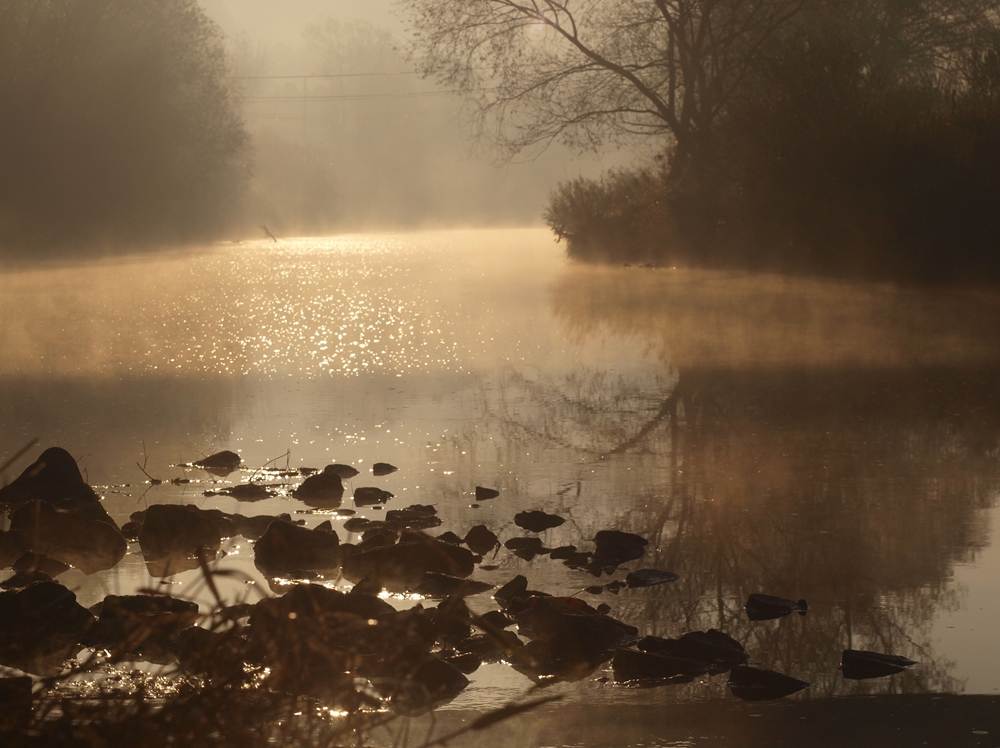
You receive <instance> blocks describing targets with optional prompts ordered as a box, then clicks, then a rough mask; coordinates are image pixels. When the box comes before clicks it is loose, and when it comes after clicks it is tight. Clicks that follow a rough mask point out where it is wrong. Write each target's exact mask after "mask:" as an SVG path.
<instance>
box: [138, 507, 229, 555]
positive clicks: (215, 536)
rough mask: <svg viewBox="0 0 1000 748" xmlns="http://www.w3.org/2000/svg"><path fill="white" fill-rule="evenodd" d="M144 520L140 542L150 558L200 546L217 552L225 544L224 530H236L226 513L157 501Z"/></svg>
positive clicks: (145, 513) (192, 551) (190, 550)
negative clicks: (223, 539) (158, 502)
mask: <svg viewBox="0 0 1000 748" xmlns="http://www.w3.org/2000/svg"><path fill="white" fill-rule="evenodd" d="M136 516H137V515H133V518H135V517H136ZM141 519H142V529H141V530H139V545H140V546H141V547H142V552H143V554H144V555H146V556H150V557H156V556H159V555H164V556H165V555H167V554H170V553H177V552H181V553H195V552H196V551H197V550H198V549H199V548H205V549H207V550H209V551H212V552H214V551H217V550H219V547H220V546H221V545H222V538H223V536H224V533H226V534H235V532H236V529H235V526H234V525H233V524H232V522H231V521H230V520H229V519H228V518H227V517H226V516H225V515H224V514H223V513H222V512H212V511H208V510H204V509H199V508H198V507H196V506H194V505H191V504H154V505H153V506H151V507H149V509H147V510H146V511H145V512H143V513H142V515H141Z"/></svg>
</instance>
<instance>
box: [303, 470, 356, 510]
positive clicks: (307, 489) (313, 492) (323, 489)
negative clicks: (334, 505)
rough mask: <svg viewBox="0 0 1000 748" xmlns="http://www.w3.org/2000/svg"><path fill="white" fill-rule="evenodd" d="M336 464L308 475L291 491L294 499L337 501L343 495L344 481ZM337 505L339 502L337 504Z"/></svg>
mask: <svg viewBox="0 0 1000 748" xmlns="http://www.w3.org/2000/svg"><path fill="white" fill-rule="evenodd" d="M335 467H337V466H336V465H327V466H326V468H325V469H324V470H323V472H322V473H317V474H316V475H310V476H309V477H308V478H306V479H305V480H304V481H302V485H300V486H299V487H298V488H296V489H295V490H294V491H292V496H294V497H295V498H296V499H319V500H332V501H337V502H339V501H340V499H341V498H343V496H344V483H343V481H342V480H341V476H340V474H339V473H337V471H336V470H331V469H330V468H335ZM338 505H339V504H338Z"/></svg>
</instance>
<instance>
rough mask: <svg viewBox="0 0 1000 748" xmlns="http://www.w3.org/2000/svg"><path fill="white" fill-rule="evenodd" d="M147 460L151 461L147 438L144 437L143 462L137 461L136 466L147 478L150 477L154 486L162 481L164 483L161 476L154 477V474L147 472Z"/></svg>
mask: <svg viewBox="0 0 1000 748" xmlns="http://www.w3.org/2000/svg"><path fill="white" fill-rule="evenodd" d="M147 462H149V455H147V454H146V440H145V439H143V440H142V464H141V465H140V464H139V463H138V462H136V463H135V466H136V467H137V468H139V469H140V470H141V471H142V474H143V475H145V476H146V477H147V478H149V482H150V483H151V484H152V485H154V486H158V485H160V484H161V483H163V481H161V480H160V479H159V478H154V477H153V476H152V475H150V474H149V473H147V472H146V463H147Z"/></svg>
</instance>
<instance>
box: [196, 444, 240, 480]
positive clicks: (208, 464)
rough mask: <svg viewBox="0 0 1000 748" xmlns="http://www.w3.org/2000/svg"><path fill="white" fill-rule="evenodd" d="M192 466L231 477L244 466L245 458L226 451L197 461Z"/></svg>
mask: <svg viewBox="0 0 1000 748" xmlns="http://www.w3.org/2000/svg"><path fill="white" fill-rule="evenodd" d="M191 464H192V465H194V466H195V467H200V468H204V469H205V470H208V471H209V472H211V473H216V474H219V475H229V474H230V473H231V472H233V471H234V470H236V469H238V468H239V466H240V465H242V464H243V458H242V457H240V456H239V455H238V454H236V453H235V452H230V451H229V450H228V449H226V450H223V451H222V452H216V453H215V454H212V455H209V456H208V457H205V458H202V459H200V460H196V461H195V462H193V463H191Z"/></svg>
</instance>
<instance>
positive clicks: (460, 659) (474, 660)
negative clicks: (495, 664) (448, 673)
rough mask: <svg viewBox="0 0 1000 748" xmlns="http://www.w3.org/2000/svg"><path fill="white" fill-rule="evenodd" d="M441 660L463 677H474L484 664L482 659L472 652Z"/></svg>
mask: <svg viewBox="0 0 1000 748" xmlns="http://www.w3.org/2000/svg"><path fill="white" fill-rule="evenodd" d="M441 659H442V660H443V661H444V662H447V663H448V664H449V665H451V666H452V667H453V668H455V669H456V670H458V672H460V673H462V674H463V675H472V674H473V673H474V672H476V671H477V670H479V668H480V666H482V664H483V660H482V658H481V657H480V656H479V655H477V654H474V653H472V652H469V653H468V654H457V655H452V656H451V657H442V658H441Z"/></svg>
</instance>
